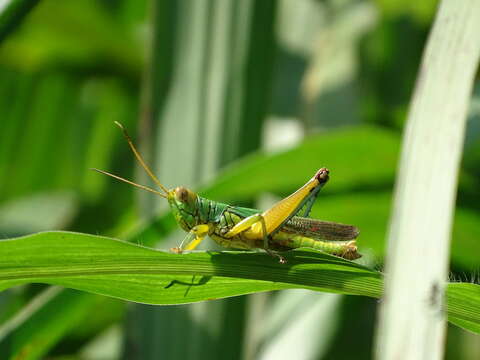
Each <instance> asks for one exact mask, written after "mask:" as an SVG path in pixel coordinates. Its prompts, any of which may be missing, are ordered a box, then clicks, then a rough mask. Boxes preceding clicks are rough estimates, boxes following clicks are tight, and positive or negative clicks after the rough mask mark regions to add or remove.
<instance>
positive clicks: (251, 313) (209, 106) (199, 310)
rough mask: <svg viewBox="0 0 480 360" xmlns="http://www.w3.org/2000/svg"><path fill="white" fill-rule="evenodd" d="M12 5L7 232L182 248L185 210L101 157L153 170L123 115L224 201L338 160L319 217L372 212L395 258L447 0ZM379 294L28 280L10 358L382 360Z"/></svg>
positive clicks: (463, 247) (468, 205) (459, 348)
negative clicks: (413, 143)
mask: <svg viewBox="0 0 480 360" xmlns="http://www.w3.org/2000/svg"><path fill="white" fill-rule="evenodd" d="M6 4H7V5H10V6H11V7H10V8H8V7H6V8H4V9H2V8H1V5H0V11H1V10H4V12H3V13H2V17H1V18H0V41H1V43H0V114H2V115H1V125H2V126H1V132H0V236H1V237H2V238H11V237H14V236H20V235H26V234H31V233H35V232H39V231H43V230H61V229H63V230H73V231H79V232H83V233H89V234H99V235H106V236H113V237H117V238H121V239H134V241H135V242H136V243H139V244H142V245H149V246H153V245H155V244H154V242H153V241H152V239H154V240H156V241H157V244H156V246H157V247H158V248H161V249H168V248H170V247H171V246H172V245H175V244H177V243H178V241H179V239H181V238H182V237H183V233H181V232H179V233H178V234H176V235H175V234H174V235H171V236H168V237H166V236H164V234H166V233H167V232H168V231H170V229H171V228H172V224H171V221H170V220H169V218H168V215H165V204H163V203H162V201H161V199H157V198H154V197H153V196H151V195H150V194H140V193H139V191H137V190H135V189H133V188H131V187H128V186H126V185H125V184H121V183H117V182H115V181H113V180H112V179H109V178H106V177H102V176H100V175H98V174H96V173H92V172H90V171H89V170H88V169H89V168H90V167H96V168H101V169H106V170H109V171H112V172H114V173H117V174H120V175H122V176H125V177H127V178H135V179H136V180H138V181H139V182H142V183H147V184H148V180H147V179H146V178H145V176H144V175H143V174H141V172H139V171H137V170H136V169H135V168H134V160H133V158H132V156H131V154H130V152H129V149H128V147H127V146H126V144H125V142H124V140H123V138H122V136H121V133H120V132H119V131H118V129H117V128H116V127H115V126H114V125H113V121H114V120H116V121H120V122H122V123H123V124H124V125H125V126H126V127H127V128H128V129H129V131H130V132H131V135H132V136H133V137H134V138H135V139H136V142H137V143H139V144H140V146H141V148H142V152H143V153H144V154H145V155H146V157H147V158H148V160H149V162H150V163H151V164H153V166H154V167H155V169H156V173H157V174H158V176H159V177H160V179H161V181H162V182H164V183H165V184H166V185H167V186H169V187H173V186H176V185H186V186H191V187H193V188H195V189H199V190H200V189H203V194H205V195H206V196H208V197H210V198H212V199H215V200H218V201H228V202H231V203H234V204H238V205H249V206H257V207H261V208H264V207H266V206H268V204H269V203H271V201H272V200H273V199H276V198H277V197H278V196H285V195H287V194H288V193H290V192H291V191H293V190H295V189H296V188H298V187H299V186H300V185H301V184H303V183H304V182H305V180H306V179H308V178H310V177H311V175H312V174H313V173H314V172H315V170H317V169H318V168H319V167H321V166H328V167H329V168H330V169H331V171H332V178H331V182H330V183H329V184H328V186H327V187H326V188H325V191H324V192H323V190H322V195H321V198H320V199H319V201H318V204H317V206H316V207H315V208H314V210H313V216H314V217H318V218H322V219H325V220H332V221H338V222H343V223H352V224H356V225H357V226H358V227H359V228H360V229H361V236H360V238H359V240H358V242H359V246H360V252H361V253H362V254H364V257H363V258H362V260H361V261H362V264H365V265H368V266H369V267H372V268H377V269H381V268H382V265H383V255H384V249H385V235H386V228H387V225H388V219H389V214H390V203H391V193H392V187H393V181H394V178H395V171H396V166H397V157H398V154H399V146H400V139H401V135H402V129H403V123H404V121H405V118H406V112H407V108H408V104H409V100H410V96H411V93H412V89H413V86H414V81H415V77H416V74H417V72H418V68H419V62H420V57H421V54H422V50H423V48H424V45H425V40H426V36H427V34H428V31H429V29H430V26H431V23H432V18H433V15H434V13H435V7H436V2H435V1H423V2H421V4H417V3H416V2H413V1H412V2H410V1H406V2H397V1H393V0H392V1H388V0H382V1H380V0H377V1H353V0H330V1H314V0H302V1H289V0H282V1H274V0H264V1H261V2H260V1H254V0H243V1H233V0H232V1H226V0H225V1H222V0H217V1H213V0H212V1H202V2H200V1H188V0H182V1H175V0H171V1H167V0H152V1H138V0H118V1H109V0H81V1H78V0H68V1H67V0H64V1H62V2H58V1H53V0H43V1H7V2H6ZM5 10H8V11H10V13H8V11H5ZM479 86H480V85H479V83H478V81H477V83H476V86H475V89H474V94H473V97H472V101H471V110H470V115H469V122H468V127H467V138H466V144H465V150H464V156H463V162H462V170H461V174H460V186H459V192H458V199H457V210H456V214H455V225H454V232H453V241H452V249H451V254H452V256H451V280H454V281H466V282H478V254H479V252H480V251H479V250H480V243H479V242H478V240H477V239H478V238H479V235H480V227H479V224H480V206H479V204H480V201H479V200H480V192H479V190H478V189H479V186H478V185H479V180H480V170H479V169H480V157H479V156H478V154H479V152H478V150H479V147H480V140H479V136H480V131H479V130H480V128H479V125H478V124H479V122H478V120H479V117H480V105H479V104H480V87H479ZM159 215H161V216H160V217H158V216H159ZM152 221H153V222H152ZM138 229H146V230H145V231H143V232H142V231H140V232H139V230H138ZM204 248H206V249H216V247H215V245H214V244H213V242H211V241H206V244H204ZM0 256H1V254H0ZM376 308H377V300H375V299H371V298H367V297H358V296H357V297H348V296H342V295H335V294H323V293H317V292H311V291H308V290H283V291H282V292H276V293H258V294H254V295H248V296H241V297H233V298H228V299H225V300H218V301H214V302H212V301H210V302H203V303H197V304H192V305H178V306H174V307H161V306H149V305H141V304H134V303H126V302H123V301H120V300H112V299H111V298H106V297H102V296H98V295H92V294H87V293H83V292H79V291H75V290H64V289H61V288H57V287H52V288H49V287H47V286H46V285H40V284H34V285H28V286H26V285H25V286H21V287H15V288H12V289H10V290H8V291H4V292H1V293H0V324H2V325H0V356H1V357H2V358H3V356H4V355H3V354H6V355H5V356H6V357H7V358H8V357H12V358H14V357H15V356H17V357H18V358H38V357H42V356H48V358H50V359H66V358H69V359H70V358H71V359H76V358H79V359H117V358H122V357H123V358H126V359H134V358H138V359H157V358H160V357H163V358H168V359H175V358H181V359H187V358H195V359H196V358H202V357H208V358H214V357H215V356H216V357H217V358H273V357H276V358H282V357H287V356H290V355H289V354H292V355H291V356H294V357H295V358H297V359H301V358H305V359H312V358H317V359H322V358H325V359H331V358H335V359H347V358H353V357H355V358H360V359H362V358H363V359H369V358H370V357H371V354H372V342H373V329H374V324H375V320H376ZM32 349H34V350H32ZM2 351H4V352H2ZM45 354H48V355H45ZM28 356H30V357H28ZM479 356H480V341H479V340H478V336H476V335H472V334H471V333H468V332H466V331H465V330H462V329H460V328H458V327H454V326H451V325H450V326H449V330H448V336H447V358H452V359H461V358H463V359H473V358H478V357H479Z"/></svg>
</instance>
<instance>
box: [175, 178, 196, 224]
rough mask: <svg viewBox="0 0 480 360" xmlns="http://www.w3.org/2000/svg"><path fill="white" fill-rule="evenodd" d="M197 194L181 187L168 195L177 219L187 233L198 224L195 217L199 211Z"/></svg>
mask: <svg viewBox="0 0 480 360" xmlns="http://www.w3.org/2000/svg"><path fill="white" fill-rule="evenodd" d="M197 198H198V196H197V194H196V193H194V192H193V191H191V190H189V189H187V188H186V187H183V186H179V187H176V188H175V189H173V190H170V191H169V192H168V195H167V200H168V203H169V204H170V208H171V209H172V212H173V215H174V216H175V219H176V220H177V222H178V223H179V224H180V226H181V227H182V228H183V229H184V230H185V231H190V229H191V228H192V227H194V226H195V225H197V224H196V218H195V217H194V215H195V213H196V209H197Z"/></svg>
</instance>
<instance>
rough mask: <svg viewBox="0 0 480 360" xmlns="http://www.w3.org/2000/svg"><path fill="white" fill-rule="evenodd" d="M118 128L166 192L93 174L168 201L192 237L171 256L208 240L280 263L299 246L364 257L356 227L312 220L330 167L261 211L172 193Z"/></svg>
mask: <svg viewBox="0 0 480 360" xmlns="http://www.w3.org/2000/svg"><path fill="white" fill-rule="evenodd" d="M115 124H116V125H117V126H119V127H120V129H121V130H122V132H123V135H124V137H125V139H126V140H127V142H128V145H129V146H130V148H131V150H132V152H133V154H134V155H135V157H136V159H137V160H138V162H139V163H140V165H141V166H142V167H143V169H144V170H145V171H146V172H147V174H148V175H149V176H150V178H151V179H152V180H153V181H154V182H155V184H156V185H158V187H159V189H160V190H161V192H160V191H157V190H154V189H152V188H150V187H147V186H144V185H140V184H137V183H134V182H132V181H130V180H127V179H124V178H122V177H119V176H117V175H114V174H111V173H109V172H106V171H103V170H98V169H92V170H95V171H98V172H100V173H102V174H105V175H108V176H111V177H114V178H116V179H118V180H121V181H123V182H126V183H128V184H131V185H133V186H136V187H138V188H141V189H144V190H147V191H150V192H152V193H155V194H157V195H159V196H161V197H163V198H165V199H167V201H168V203H169V205H170V208H171V210H172V212H173V215H174V216H175V219H176V221H177V223H178V224H179V225H180V227H181V228H182V229H183V230H185V231H186V232H187V233H188V234H187V236H186V237H185V239H184V240H183V241H182V243H181V244H180V246H179V247H177V248H173V249H171V250H172V251H174V252H176V253H182V252H183V251H184V250H194V249H195V248H196V247H197V246H198V245H199V244H200V243H201V242H202V241H203V240H204V239H205V237H206V236H207V235H208V236H209V237H210V238H212V239H213V240H214V241H215V242H217V243H218V244H220V245H221V246H223V247H227V248H235V249H264V250H265V251H266V252H267V253H269V254H270V255H272V256H276V257H278V258H279V261H280V262H281V263H285V262H286V260H285V258H284V257H283V256H281V255H280V254H278V251H285V250H290V249H295V248H300V247H309V248H313V249H317V250H321V251H323V252H326V253H328V254H332V255H336V256H340V257H343V258H345V259H349V260H353V259H357V258H359V257H360V256H361V255H360V254H359V253H358V252H357V246H356V242H355V239H356V237H357V236H358V234H359V231H358V229H357V228H356V227H355V226H352V225H345V224H339V223H335V222H329V221H321V220H317V219H312V218H309V217H308V216H309V214H310V210H311V208H312V206H313V203H314V202H315V199H316V197H317V195H318V193H319V191H320V189H321V188H322V187H323V186H324V185H325V184H326V183H327V181H328V180H329V170H328V169H327V168H321V169H320V170H318V171H317V172H316V173H315V175H314V176H313V177H312V178H311V179H310V180H309V181H308V182H307V183H306V184H305V185H303V186H302V187H301V188H300V189H298V190H297V191H295V192H294V193H293V194H291V195H290V196H288V197H286V198H285V199H282V200H280V201H279V202H277V203H276V204H274V205H273V206H272V207H271V208H270V209H268V210H266V211H264V212H260V211H258V210H256V209H250V208H244V207H237V206H232V205H228V204H223V203H220V202H216V201H213V200H209V199H206V198H202V197H200V196H198V195H197V194H196V193H195V192H193V191H192V190H189V189H187V188H185V187H183V186H179V187H176V188H174V189H171V190H169V189H167V188H166V187H165V186H164V185H163V184H162V183H161V182H160V181H159V180H158V178H157V177H156V176H155V175H154V174H153V172H152V170H151V169H150V167H149V166H148V165H147V164H146V163H145V161H144V160H143V158H142V156H141V155H140V153H139V152H138V151H137V149H136V148H135V145H134V144H133V141H132V139H131V138H130V136H129V135H128V133H127V131H126V129H125V128H124V127H123V125H121V124H120V123H118V122H115Z"/></svg>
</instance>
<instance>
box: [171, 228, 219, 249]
mask: <svg viewBox="0 0 480 360" xmlns="http://www.w3.org/2000/svg"><path fill="white" fill-rule="evenodd" d="M209 231H210V226H209V225H207V224H201V225H197V226H194V227H193V228H192V229H191V230H190V231H189V232H188V234H187V236H186V237H185V239H183V241H182V243H181V244H180V246H179V247H175V248H172V249H171V250H172V251H173V252H176V253H177V254H181V253H182V252H183V251H184V250H195V248H196V247H197V246H198V245H200V243H201V242H202V241H203V239H205V237H206V236H207V235H208V233H209ZM184 244H186V245H184Z"/></svg>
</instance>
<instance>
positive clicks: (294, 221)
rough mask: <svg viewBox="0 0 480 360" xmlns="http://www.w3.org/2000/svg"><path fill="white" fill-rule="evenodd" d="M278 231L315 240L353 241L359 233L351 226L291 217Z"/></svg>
mask: <svg viewBox="0 0 480 360" xmlns="http://www.w3.org/2000/svg"><path fill="white" fill-rule="evenodd" d="M280 231H285V232H289V233H296V234H299V235H302V236H307V237H311V238H313V239H316V240H330V241H335V240H337V241H341V240H353V239H355V238H356V237H357V236H358V234H359V233H360V232H359V230H358V228H357V227H356V226H353V225H345V224H339V223H336V222H330V221H322V220H317V219H311V218H304V217H299V216H294V217H292V218H291V219H290V220H289V221H288V222H287V223H286V224H284V225H283V226H282V228H281V230H280Z"/></svg>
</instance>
